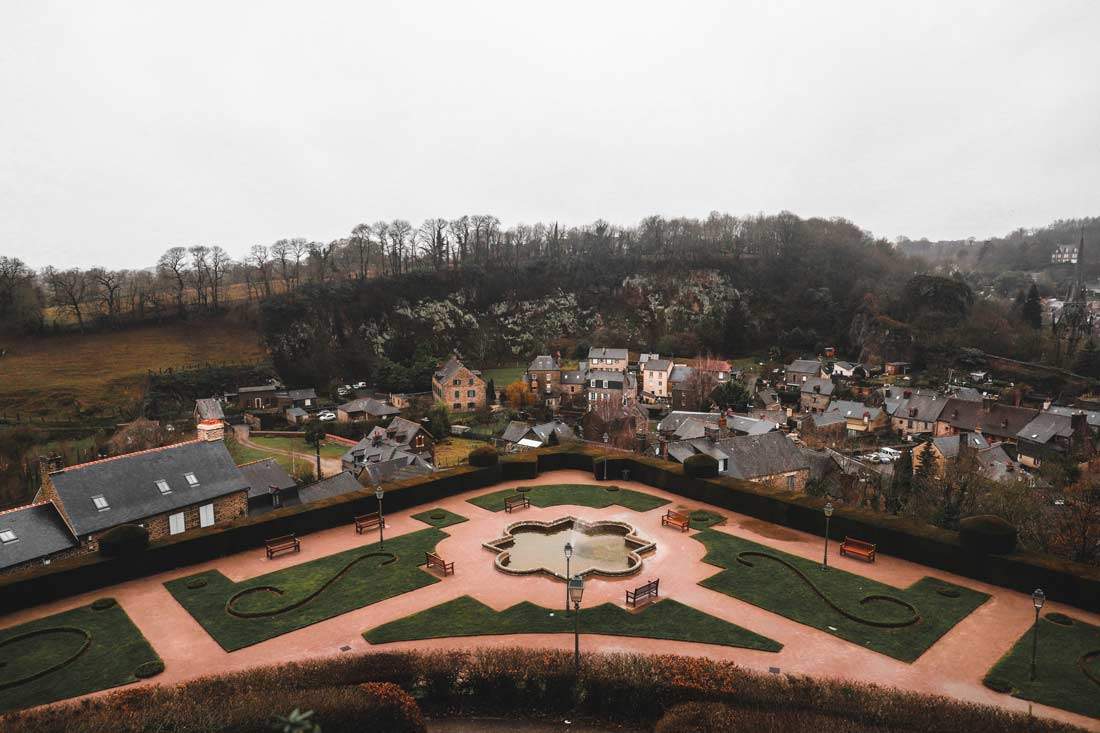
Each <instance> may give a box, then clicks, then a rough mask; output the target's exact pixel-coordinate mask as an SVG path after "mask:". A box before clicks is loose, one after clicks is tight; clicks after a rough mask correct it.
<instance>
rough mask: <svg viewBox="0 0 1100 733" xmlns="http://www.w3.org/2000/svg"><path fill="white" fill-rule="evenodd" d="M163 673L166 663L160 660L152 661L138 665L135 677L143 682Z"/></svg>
mask: <svg viewBox="0 0 1100 733" xmlns="http://www.w3.org/2000/svg"><path fill="white" fill-rule="evenodd" d="M163 671H164V662H162V661H161V660H159V659H150V660H149V661H148V662H142V663H141V664H139V665H138V668H137V669H135V670H134V676H135V677H137V678H138V679H139V680H143V679H146V678H148V677H155V676H157V675H158V674H160V673H161V672H163Z"/></svg>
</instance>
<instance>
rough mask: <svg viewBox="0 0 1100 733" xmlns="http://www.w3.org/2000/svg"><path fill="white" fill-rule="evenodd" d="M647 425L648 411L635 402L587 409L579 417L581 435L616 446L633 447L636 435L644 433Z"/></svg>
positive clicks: (635, 445) (590, 439) (587, 438)
mask: <svg viewBox="0 0 1100 733" xmlns="http://www.w3.org/2000/svg"><path fill="white" fill-rule="evenodd" d="M648 425H649V413H648V412H647V411H646V409H645V408H644V407H642V406H641V405H639V404H638V403H637V402H630V403H627V404H626V405H607V406H606V407H603V408H601V409H597V410H589V411H588V412H586V413H584V415H583V416H582V417H581V419H580V422H579V424H578V427H580V432H581V437H583V438H584V439H585V440H588V441H593V442H603V441H604V436H605V435H606V436H607V442H608V443H610V444H611V445H613V446H615V447H616V448H623V449H634V448H636V447H637V443H638V436H639V435H643V436H644V434H645V432H646V430H647V427H648Z"/></svg>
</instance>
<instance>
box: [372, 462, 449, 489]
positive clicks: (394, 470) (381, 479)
mask: <svg viewBox="0 0 1100 733" xmlns="http://www.w3.org/2000/svg"><path fill="white" fill-rule="evenodd" d="M411 459H412V460H407V459H403V458H394V459H392V460H389V461H381V462H379V463H368V464H367V465H366V466H364V467H363V470H362V471H361V472H360V473H359V476H358V480H359V483H360V484H363V483H368V484H370V485H372V486H376V485H378V484H382V483H385V482H387V481H400V480H401V479H406V478H413V477H415V476H423V475H424V474H427V473H431V472H432V466H431V464H430V463H428V462H427V461H425V460H423V459H422V458H419V457H417V456H411Z"/></svg>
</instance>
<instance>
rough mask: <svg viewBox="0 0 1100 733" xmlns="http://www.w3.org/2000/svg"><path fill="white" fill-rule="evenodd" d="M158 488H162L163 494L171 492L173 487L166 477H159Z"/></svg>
mask: <svg viewBox="0 0 1100 733" xmlns="http://www.w3.org/2000/svg"><path fill="white" fill-rule="evenodd" d="M156 483H157V488H158V489H160V493H162V494H171V493H172V488H171V487H170V486H169V485H168V482H167V481H165V480H164V479H157V482H156Z"/></svg>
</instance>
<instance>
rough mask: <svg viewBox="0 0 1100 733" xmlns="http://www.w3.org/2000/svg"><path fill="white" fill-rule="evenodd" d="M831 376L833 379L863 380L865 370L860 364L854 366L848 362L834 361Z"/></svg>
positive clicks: (865, 374) (865, 373)
mask: <svg viewBox="0 0 1100 733" xmlns="http://www.w3.org/2000/svg"><path fill="white" fill-rule="evenodd" d="M832 374H833V376H835V377H843V378H845V379H863V378H865V377H866V376H867V370H866V369H864V368H863V365H862V364H858V363H855V364H854V363H852V362H850V361H834V362H833V371H832Z"/></svg>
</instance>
